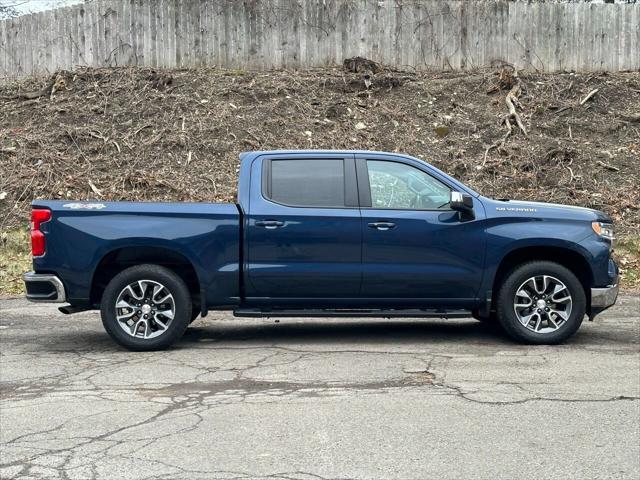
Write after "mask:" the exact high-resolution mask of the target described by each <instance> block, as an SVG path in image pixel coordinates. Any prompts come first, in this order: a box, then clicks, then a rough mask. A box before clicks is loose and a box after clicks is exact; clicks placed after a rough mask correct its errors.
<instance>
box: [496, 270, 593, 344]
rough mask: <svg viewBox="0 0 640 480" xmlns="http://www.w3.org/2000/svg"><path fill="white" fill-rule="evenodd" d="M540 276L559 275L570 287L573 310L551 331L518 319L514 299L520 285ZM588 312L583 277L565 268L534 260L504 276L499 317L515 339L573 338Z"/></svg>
mask: <svg viewBox="0 0 640 480" xmlns="http://www.w3.org/2000/svg"><path fill="white" fill-rule="evenodd" d="M538 275H550V276H553V277H556V278H557V279H558V280H560V281H561V282H562V283H564V284H565V285H566V287H567V288H568V289H569V293H570V294H571V298H572V302H573V304H572V310H571V315H570V316H569V319H568V320H567V321H566V322H565V323H564V324H563V325H562V326H561V327H560V328H559V329H558V330H556V331H554V332H551V333H534V332H532V331H531V330H529V329H527V328H526V327H525V326H524V325H522V323H521V322H520V320H519V319H518V317H517V315H516V313H515V311H514V308H513V300H514V298H515V294H516V291H517V289H518V288H520V286H521V285H522V283H524V282H525V281H526V280H527V279H529V278H531V277H534V276H538ZM585 313H586V295H585V292H584V287H583V286H582V283H580V280H578V278H577V277H576V276H575V275H574V274H573V273H572V272H571V271H570V270H569V269H567V268H566V267H563V266H562V265H559V264H557V263H554V262H545V261H539V262H531V263H527V264H524V265H521V266H520V267H517V268H515V269H514V270H513V271H512V272H511V273H510V274H509V275H508V276H507V277H506V279H505V281H504V283H503V284H502V287H501V288H500V294H499V298H498V320H499V322H500V324H501V325H502V327H503V328H504V330H505V331H506V332H507V333H508V334H509V335H510V336H511V337H512V338H515V339H516V340H519V341H522V342H526V343H533V344H556V343H561V342H563V341H565V340H566V339H568V338H569V337H571V336H572V335H573V334H574V333H575V332H576V331H577V330H578V328H580V325H581V324H582V320H583V319H584V316H585Z"/></svg>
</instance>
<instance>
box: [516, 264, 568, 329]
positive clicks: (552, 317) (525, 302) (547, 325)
mask: <svg viewBox="0 0 640 480" xmlns="http://www.w3.org/2000/svg"><path fill="white" fill-rule="evenodd" d="M572 306H573V299H572V297H571V292H569V289H568V288H567V286H566V285H565V284H564V283H562V282H561V281H560V280H558V279H557V278H556V277H552V276H550V275H536V276H535V277H531V278H529V279H527V280H526V281H524V282H523V283H522V284H521V285H520V287H518V289H517V290H516V294H515V297H514V300H513V308H514V311H515V314H516V316H517V317H518V320H519V321H520V323H521V324H522V325H523V326H525V327H526V328H527V329H528V330H531V331H532V332H534V333H551V332H555V331H556V330H558V329H559V328H561V327H562V326H563V325H564V324H565V323H566V322H567V320H569V317H570V315H571V309H572Z"/></svg>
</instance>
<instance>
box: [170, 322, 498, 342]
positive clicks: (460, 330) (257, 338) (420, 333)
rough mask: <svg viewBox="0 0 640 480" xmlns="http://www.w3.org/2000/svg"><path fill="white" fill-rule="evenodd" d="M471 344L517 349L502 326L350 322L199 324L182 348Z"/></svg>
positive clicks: (460, 323)
mask: <svg viewBox="0 0 640 480" xmlns="http://www.w3.org/2000/svg"><path fill="white" fill-rule="evenodd" d="M458 341H460V342H471V343H476V344H477V343H483V344H497V345H501V344H505V343H511V342H510V340H509V339H508V338H507V337H506V335H505V334H504V333H503V332H502V330H501V329H500V328H499V327H498V326H497V325H491V324H483V323H481V322H478V321H475V320H471V319H470V320H463V321H460V320H456V321H433V320H413V321H406V320H395V321H394V320H385V321H375V322H372V321H370V320H357V321H355V320H344V321H340V322H336V321H331V322H329V323H324V322H322V321H321V320H315V321H309V320H307V321H305V322H304V323H287V321H281V322H279V323H275V322H274V323H261V324H258V325H256V324H253V325H242V324H235V325H233V324H224V325H221V324H215V323H202V324H201V325H198V324H197V323H195V324H194V325H193V326H192V327H191V328H189V329H188V330H187V331H186V333H185V334H184V336H183V337H182V340H181V341H180V342H179V343H178V344H177V345H176V346H175V347H176V348H188V347H189V346H191V345H193V344H196V343H208V342H216V343H219V344H223V345H229V344H241V343H250V344H257V343H259V344H264V343H266V344H270V345H273V344H283V345H286V344H332V343H333V344H341V345H344V344H349V343H351V344H354V345H355V344H393V343H398V344H404V343H412V344H415V343H424V344H437V343H451V342H458Z"/></svg>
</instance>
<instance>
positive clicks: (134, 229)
mask: <svg viewBox="0 0 640 480" xmlns="http://www.w3.org/2000/svg"><path fill="white" fill-rule="evenodd" d="M240 158H241V164H240V171H239V185H238V195H237V204H220V203H147V202H96V201H92V202H86V201H65V200H34V201H33V209H32V231H31V238H32V251H33V271H32V272H29V273H26V274H24V281H25V285H26V295H27V298H28V299H29V300H33V301H38V302H61V303H67V304H68V305H66V306H62V307H61V308H60V310H61V311H62V312H63V313H74V312H78V311H82V310H88V309H98V308H99V309H100V310H101V317H102V322H103V324H104V327H105V329H106V331H107V332H108V333H109V335H110V336H111V337H112V338H113V339H114V340H115V341H116V342H118V343H119V344H121V345H123V346H124V347H126V348H129V349H131V350H154V349H162V348H166V347H168V346H169V345H171V344H173V343H174V342H176V341H177V340H178V339H180V337H181V336H182V335H183V333H184V332H185V330H186V328H187V327H188V326H189V324H190V322H192V321H193V320H194V319H195V318H197V317H198V316H200V315H202V316H205V315H207V313H208V311H210V310H214V309H215V310H231V311H233V313H234V314H235V315H236V316H273V317H282V316H298V317H304V316H321V317H328V316H355V317H371V316H379V317H443V318H451V317H468V316H473V317H475V318H477V319H478V320H482V321H496V322H499V324H500V325H501V326H502V327H503V328H504V330H505V331H506V332H507V334H509V335H510V336H511V337H512V338H514V339H515V340H517V341H521V342H526V343H533V344H553V343H559V342H562V341H564V340H566V339H568V338H569V337H570V336H571V335H573V334H574V333H575V332H576V331H577V330H578V328H579V327H580V324H581V323H582V321H583V319H584V317H585V316H586V315H587V316H589V317H590V318H593V317H594V316H595V315H596V314H598V313H599V312H601V311H602V310H604V309H605V308H607V307H609V306H611V305H612V304H613V303H614V302H615V300H616V297H617V293H618V269H617V266H616V264H615V262H614V261H613V260H612V258H611V249H612V242H613V228H612V221H611V219H610V218H609V217H608V216H607V215H606V214H604V213H602V212H600V211H596V210H591V209H587V208H579V207H572V206H566V205H555V204H548V203H535V202H520V201H513V200H495V199H491V198H487V197H485V196H482V195H480V194H479V193H477V192H475V191H473V190H472V189H471V188H469V187H467V186H465V185H463V184H462V183H460V182H459V181H457V180H456V179H454V178H452V177H450V176H449V175H447V174H445V173H444V172H442V171H440V170H438V169H436V168H435V167H433V166H431V165H429V164H427V163H425V162H424V161H421V160H419V159H416V158H413V157H410V156H407V155H401V154H396V153H382V152H368V151H332V150H329V151H312V150H307V151H259V152H247V153H243V154H241V155H240Z"/></svg>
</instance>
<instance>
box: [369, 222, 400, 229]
mask: <svg viewBox="0 0 640 480" xmlns="http://www.w3.org/2000/svg"><path fill="white" fill-rule="evenodd" d="M395 226H396V224H395V223H393V222H371V223H370V224H369V227H371V228H375V229H377V230H383V231H384V230H391V229H392V228H395Z"/></svg>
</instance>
